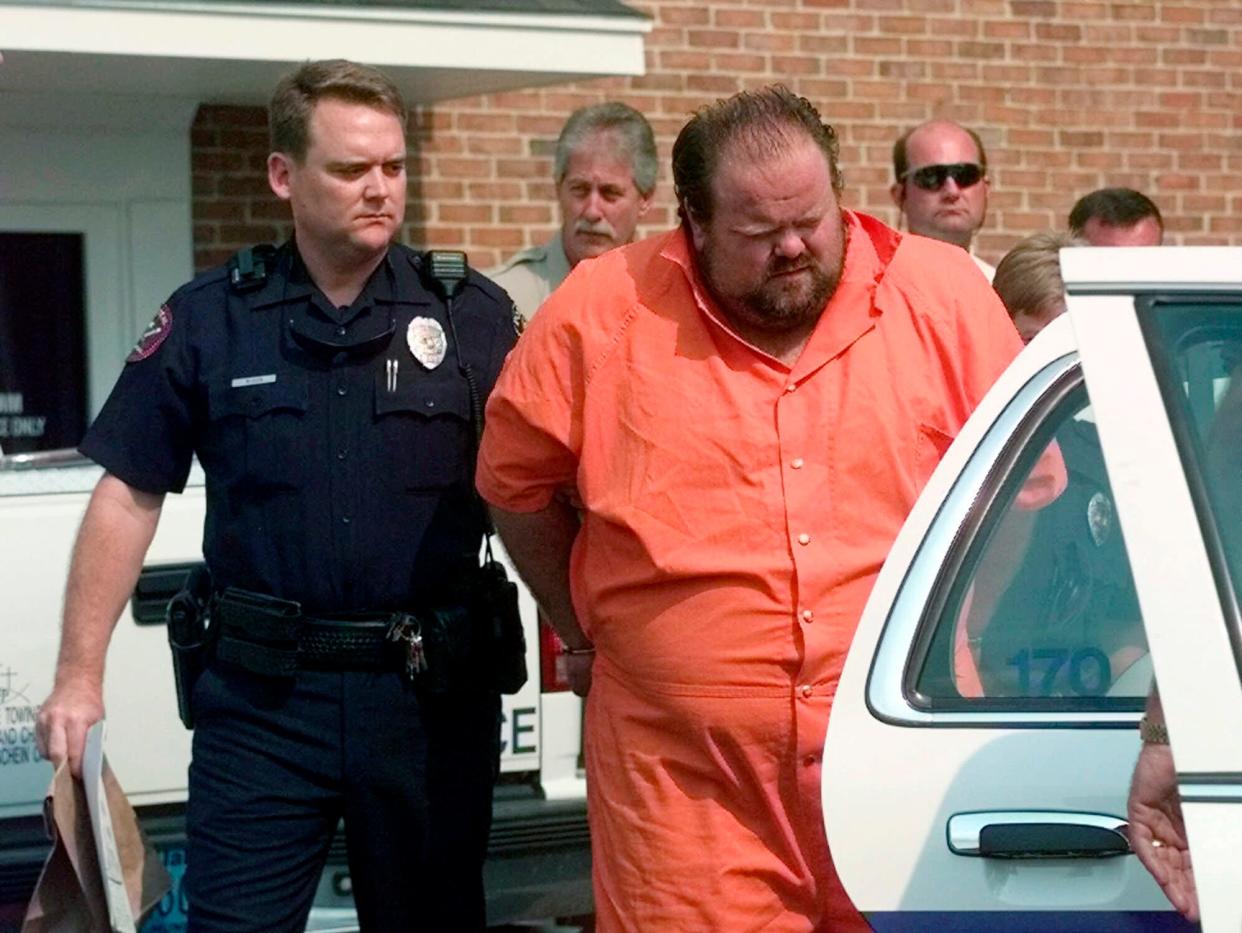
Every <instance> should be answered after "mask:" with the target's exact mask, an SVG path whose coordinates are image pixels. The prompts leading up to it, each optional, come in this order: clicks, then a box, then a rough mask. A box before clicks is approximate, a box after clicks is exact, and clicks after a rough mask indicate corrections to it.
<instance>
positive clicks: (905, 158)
mask: <svg viewBox="0 0 1242 933" xmlns="http://www.w3.org/2000/svg"><path fill="white" fill-rule="evenodd" d="M936 123H943V124H945V125H948V126H956V127H957V128H958V129H959V130H961V131H962V132H963V133H965V134H966V135H967V136H969V137H970V141H971V142H973V143H974V144H975V151H976V152H978V153H979V167H980V168H981V169H983V174H984V175H986V174H987V173H988V153H987V150H986V149H984V148H983V140H982V139H980V138H979V134H978V133H976V132H975V131H974V130H972V129H969V128H968V127H965V126H962V125H961V124H960V123H954V122H953V121H952V120H929V121H927V122H926V123H920V124H919V125H918V126H912V127H910V129H908V130H906V131H905V132H904V133H902V134H901V135H900V136H898V137H897V142H895V143H893V176H894V177H895V178H896V179H897V180H898V181H901V180H902V179H903V177H904V176H905V174H906V172H908V171H910V155H909V152H908V150H909V148H910V137H911V136H913V135H914V134H915V133H917V132H918V131H919V130H921V129H923V128H924V127H927V126H932V125H933V124H936Z"/></svg>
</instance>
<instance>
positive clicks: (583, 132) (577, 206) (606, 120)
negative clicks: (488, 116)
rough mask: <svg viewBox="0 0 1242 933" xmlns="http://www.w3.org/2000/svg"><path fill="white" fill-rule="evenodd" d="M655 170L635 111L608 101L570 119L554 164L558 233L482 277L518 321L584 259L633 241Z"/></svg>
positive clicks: (650, 137) (650, 143)
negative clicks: (503, 294)
mask: <svg viewBox="0 0 1242 933" xmlns="http://www.w3.org/2000/svg"><path fill="white" fill-rule="evenodd" d="M658 168H659V166H658V156H657V155H656V146H655V136H654V134H653V133H652V132H651V125H650V124H648V123H647V120H646V118H645V117H644V116H643V115H642V114H641V113H639V112H638V111H637V110H635V109H634V108H633V107H630V106H627V105H626V104H621V103H616V102H610V103H604V104H594V105H592V106H590V107H582V108H581V109H579V110H575V111H574V112H573V113H572V114H570V116H569V119H568V120H566V121H565V126H564V127H563V128H562V129H561V135H560V137H559V138H558V139H557V141H556V158H555V162H554V166H553V177H554V178H555V180H556V199H557V202H558V203H559V204H560V207H561V229H560V230H558V231H557V232H556V234H555V235H554V236H553V237H552V238H551V239H550V240H548V242H546V243H544V244H543V245H541V246H532V247H531V248H530V249H524V250H522V251H521V252H520V253H517V254H515V255H514V256H512V257H510V259H509V260H508V261H507V262H505V263H503V264H501V265H500V266H498V267H497V268H496V269H493V270H491V271H490V272H489V273H488V275H489V277H490V278H491V279H492V280H493V281H495V282H496V283H497V284H499V285H500V286H501V287H502V288H504V290H505V291H507V292H508V293H509V295H510V297H512V298H513V302H514V304H516V305H517V309H518V312H519V313H520V314H521V315H522V317H523V318H525V319H527V320H529V319H530V317H531V315H533V314H534V313H535V311H536V310H537V309H538V307H539V306H540V305H541V304H543V301H544V299H545V298H547V297H548V295H550V294H551V293H552V290H553V289H555V288H556V286H558V285H560V284H561V282H562V281H563V280H564V278H565V276H567V275H569V270H570V269H572V268H573V267H574V266H576V265H577V264H578V263H579V262H581V261H582V260H583V259H590V258H592V257H594V256H598V255H600V254H601V253H606V252H607V251H608V250H610V249H612V248H613V247H614V246H622V245H624V244H626V243H629V242H630V241H631V240H633V239H634V230H635V228H637V226H638V221H639V219H640V218H641V217H642V216H643V215H644V214H646V213H647V208H648V207H649V206H650V204H651V195H652V193H653V192H654V191H655V182H656V172H657V171H658Z"/></svg>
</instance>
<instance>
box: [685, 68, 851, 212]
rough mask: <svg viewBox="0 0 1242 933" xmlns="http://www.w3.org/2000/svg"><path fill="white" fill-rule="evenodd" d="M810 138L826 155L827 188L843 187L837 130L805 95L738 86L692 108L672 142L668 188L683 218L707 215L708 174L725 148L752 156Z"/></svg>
mask: <svg viewBox="0 0 1242 933" xmlns="http://www.w3.org/2000/svg"><path fill="white" fill-rule="evenodd" d="M799 136H801V137H805V138H808V139H810V140H811V141H813V142H814V143H815V144H816V145H817V146H819V148H820V150H821V151H822V152H823V153H824V157H825V158H826V159H827V160H828V170H829V173H830V174H831V177H832V190H833V191H834V192H835V193H836V194H838V195H839V194H840V193H841V191H842V190H843V189H844V187H845V182H844V178H843V177H842V175H841V167H840V165H839V164H838V157H839V149H840V147H839V145H838V143H837V133H836V130H834V129H833V128H832V127H831V126H829V125H828V124H827V123H824V122H823V120H821V119H820V116H819V111H818V110H816V109H815V107H814V106H813V105H812V104H811V102H810V101H809V100H807V99H806V98H805V97H799V96H798V95H796V94H794V93H793V92H792V91H790V90H789V89H788V88H786V87H784V86H783V85H780V84H774V85H770V86H768V87H764V88H760V89H759V90H757V91H741V92H740V93H737V94H734V95H733V96H732V97H730V98H728V99H725V100H718V101H716V102H715V103H714V104H708V105H707V106H706V107H702V108H700V109H699V110H697V111H695V113H694V116H692V117H691V118H690V122H689V123H687V124H686V125H685V126H683V127H682V128H681V132H680V133H678V134H677V141H676V142H675V143H673V193H674V194H675V195H676V196H677V212H678V214H679V215H680V216H681V218H682V220H683V221H688V220H689V218H691V217H693V218H694V219H695V220H696V221H698V222H700V223H705V222H707V221H709V220H711V217H712V210H713V208H714V205H713V203H712V179H713V178H715V175H716V170H717V169H718V168H719V167H720V160H721V156H722V154H723V153H724V152H725V150H726V149H727V147H729V146H731V145H735V144H740V145H744V146H746V147H747V149H748V150H749V151H750V152H751V153H752V154H756V155H773V154H776V153H783V152H786V151H788V149H789V147H790V146H791V145H792V144H793V143H794V142H795V141H797V139H798V138H799Z"/></svg>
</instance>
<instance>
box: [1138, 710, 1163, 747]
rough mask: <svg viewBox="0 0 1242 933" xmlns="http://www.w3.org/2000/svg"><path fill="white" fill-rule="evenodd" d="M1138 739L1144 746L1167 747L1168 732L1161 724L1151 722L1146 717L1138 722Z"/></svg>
mask: <svg viewBox="0 0 1242 933" xmlns="http://www.w3.org/2000/svg"><path fill="white" fill-rule="evenodd" d="M1139 738H1140V739H1142V740H1143V744H1144V745H1168V744H1169V730H1168V727H1167V726H1165V724H1164V723H1162V722H1152V721H1151V720H1150V719H1148V718H1147V717H1146V716H1144V717H1143V718H1142V719H1140V720H1139Z"/></svg>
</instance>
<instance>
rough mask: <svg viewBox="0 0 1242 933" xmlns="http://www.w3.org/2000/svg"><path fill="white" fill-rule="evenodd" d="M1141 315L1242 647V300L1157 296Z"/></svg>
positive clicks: (1225, 602) (1221, 588) (1229, 614)
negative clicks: (1241, 618) (1241, 607)
mask: <svg viewBox="0 0 1242 933" xmlns="http://www.w3.org/2000/svg"><path fill="white" fill-rule="evenodd" d="M1140 314H1141V317H1140V320H1141V322H1142V325H1143V331H1144V336H1145V338H1146V339H1147V342H1148V346H1149V348H1150V351H1151V355H1152V363H1153V367H1154V369H1155V372H1156V376H1157V378H1158V379H1159V381H1160V384H1161V391H1162V394H1163V396H1164V400H1165V406H1166V409H1167V410H1168V413H1169V421H1170V424H1171V425H1172V427H1173V432H1174V435H1175V437H1176V438H1177V441H1178V447H1179V452H1180V453H1181V456H1182V462H1183V465H1184V466H1185V469H1186V474H1187V478H1188V480H1189V482H1190V489H1191V494H1192V496H1193V497H1194V499H1195V507H1196V511H1197V513H1198V516H1199V523H1200V525H1201V527H1202V529H1203V535H1204V540H1205V542H1206V543H1207V545H1208V551H1209V556H1210V557H1211V559H1212V560H1213V564H1214V566H1213V571H1214V573H1215V575H1216V578H1217V586H1218V589H1219V591H1220V594H1221V597H1222V604H1223V606H1224V608H1225V610H1226V617H1227V618H1229V619H1230V621H1231V624H1232V625H1233V627H1234V645H1235V650H1237V649H1236V646H1238V645H1239V644H1242V632H1239V631H1238V627H1239V618H1238V616H1239V612H1238V606H1239V604H1242V302H1239V300H1238V299H1237V298H1236V297H1234V298H1219V297H1218V298H1204V299H1202V300H1199V301H1191V302H1187V301H1186V300H1185V299H1182V300H1166V299H1160V298H1154V299H1149V300H1147V301H1146V302H1144V304H1143V306H1141V307H1140ZM1240 660H1242V659H1240Z"/></svg>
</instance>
